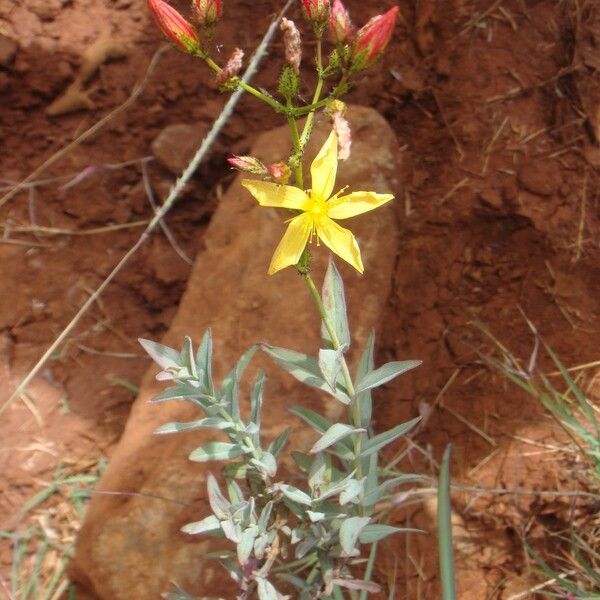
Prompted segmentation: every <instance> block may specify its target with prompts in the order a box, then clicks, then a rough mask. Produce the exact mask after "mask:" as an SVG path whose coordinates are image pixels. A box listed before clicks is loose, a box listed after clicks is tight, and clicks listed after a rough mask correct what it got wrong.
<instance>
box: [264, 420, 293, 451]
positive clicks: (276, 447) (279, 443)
mask: <svg viewBox="0 0 600 600" xmlns="http://www.w3.org/2000/svg"><path fill="white" fill-rule="evenodd" d="M291 431H292V428H291V427H287V428H286V429H284V430H283V431H282V432H281V433H280V434H279V435H278V436H277V437H276V438H275V439H274V440H273V441H272V442H271V443H270V444H269V448H268V450H269V452H270V453H271V454H272V455H273V456H274V457H275V458H278V457H279V454H280V453H281V451H282V450H283V449H284V447H285V445H286V443H287V441H288V438H289V437H290V433H291Z"/></svg>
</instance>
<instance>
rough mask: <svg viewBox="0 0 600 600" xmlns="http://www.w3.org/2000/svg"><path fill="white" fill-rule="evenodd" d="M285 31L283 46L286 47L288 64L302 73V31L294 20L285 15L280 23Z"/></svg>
mask: <svg viewBox="0 0 600 600" xmlns="http://www.w3.org/2000/svg"><path fill="white" fill-rule="evenodd" d="M280 28H281V31H283V46H284V48H285V59H286V60H287V62H288V65H290V67H292V69H294V71H295V72H296V73H300V61H301V60H302V41H301V40H300V32H299V31H298V28H297V27H296V24H295V23H294V21H291V20H290V19H286V18H285V17H283V19H281V25H280Z"/></svg>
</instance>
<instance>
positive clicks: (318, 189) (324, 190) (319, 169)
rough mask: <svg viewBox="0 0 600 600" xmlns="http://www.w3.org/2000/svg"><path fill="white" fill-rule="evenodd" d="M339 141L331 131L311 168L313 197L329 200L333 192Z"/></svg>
mask: <svg viewBox="0 0 600 600" xmlns="http://www.w3.org/2000/svg"><path fill="white" fill-rule="evenodd" d="M337 153H338V140H337V135H336V134H335V131H333V130H332V131H331V133H330V134H329V137H328V138H327V140H326V142H325V143H324V144H323V147H322V148H321V150H320V151H319V154H317V157H316V158H315V160H314V161H313V163H312V165H311V166H310V177H311V185H312V190H311V191H312V195H313V197H314V196H318V197H319V198H322V199H323V200H327V198H329V196H331V193H332V192H333V186H334V185H335V176H336V173H337Z"/></svg>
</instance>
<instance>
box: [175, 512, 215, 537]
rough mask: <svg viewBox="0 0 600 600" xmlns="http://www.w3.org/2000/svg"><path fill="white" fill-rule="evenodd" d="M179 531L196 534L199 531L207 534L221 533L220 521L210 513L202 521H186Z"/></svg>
mask: <svg viewBox="0 0 600 600" xmlns="http://www.w3.org/2000/svg"><path fill="white" fill-rule="evenodd" d="M181 531H183V532H184V533H189V534H190V535H196V534H201V533H208V534H221V533H222V530H221V522H220V521H219V519H217V517H215V515H210V516H208V517H206V518H205V519H202V521H195V522H194V523H187V524H186V525H184V526H183V527H182V528H181Z"/></svg>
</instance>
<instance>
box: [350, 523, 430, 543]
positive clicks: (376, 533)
mask: <svg viewBox="0 0 600 600" xmlns="http://www.w3.org/2000/svg"><path fill="white" fill-rule="evenodd" d="M399 532H404V533H407V532H410V533H425V532H424V531H422V530H421V529H413V528H411V527H392V526H391V525H385V524H383V523H373V524H370V525H367V526H366V527H365V528H364V529H363V530H362V531H361V533H360V536H359V540H360V543H361V544H373V543H374V542H378V541H379V540H382V539H384V538H386V537H388V535H392V534H394V533H399Z"/></svg>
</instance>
